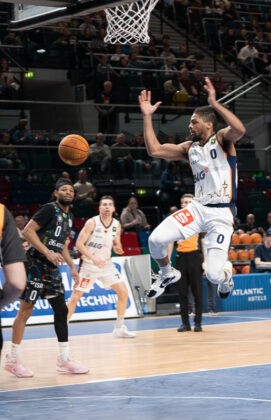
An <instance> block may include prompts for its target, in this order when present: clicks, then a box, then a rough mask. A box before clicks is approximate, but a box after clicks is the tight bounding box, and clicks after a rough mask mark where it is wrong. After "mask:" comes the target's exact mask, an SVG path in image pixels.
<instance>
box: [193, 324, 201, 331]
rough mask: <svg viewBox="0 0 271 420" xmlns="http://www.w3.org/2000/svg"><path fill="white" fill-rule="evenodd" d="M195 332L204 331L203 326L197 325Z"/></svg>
mask: <svg viewBox="0 0 271 420" xmlns="http://www.w3.org/2000/svg"><path fill="white" fill-rule="evenodd" d="M194 331H195V332H201V331H202V328H201V325H200V324H196V325H195V328H194Z"/></svg>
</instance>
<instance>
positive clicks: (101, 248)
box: [68, 195, 135, 338]
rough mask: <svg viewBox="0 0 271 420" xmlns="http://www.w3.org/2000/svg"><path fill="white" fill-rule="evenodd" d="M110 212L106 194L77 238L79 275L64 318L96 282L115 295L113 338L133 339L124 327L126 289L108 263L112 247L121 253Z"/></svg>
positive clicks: (116, 226)
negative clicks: (79, 260) (97, 209)
mask: <svg viewBox="0 0 271 420" xmlns="http://www.w3.org/2000/svg"><path fill="white" fill-rule="evenodd" d="M114 211H115V205H114V199H113V198H112V197H111V196H109V195H108V196H103V197H102V198H101V200H100V203H99V215H98V216H95V217H92V218H91V219H89V220H88V221H87V222H86V224H85V226H84V227H83V229H82V230H81V232H80V234H79V236H78V239H77V241H76V247H77V249H78V250H79V251H80V252H81V254H82V261H83V262H82V265H81V268H80V272H79V284H78V286H77V287H76V288H75V289H74V290H73V292H72V295H71V297H70V299H69V302H68V308H69V313H68V319H70V317H71V316H72V314H73V312H74V310H75V307H76V304H77V302H78V301H79V299H80V298H81V296H82V295H83V293H84V292H87V293H89V291H90V289H92V288H93V285H94V283H95V281H96V280H97V279H99V280H100V281H101V282H102V283H103V286H104V287H105V289H113V290H115V292H116V293H117V295H118V303H117V320H116V325H115V328H114V331H113V335H114V337H117V338H134V337H135V333H133V332H131V331H128V329H127V327H126V325H125V324H124V315H125V311H126V307H127V301H128V290H127V287H126V285H125V282H124V281H123V280H122V279H121V276H120V273H119V271H118V270H117V268H116V266H115V265H114V264H113V262H112V260H111V252H112V248H113V249H114V252H115V253H116V254H119V255H122V254H123V252H124V251H123V249H122V246H121V241H120V233H121V226H120V223H119V221H118V220H116V219H114V218H113V213H114Z"/></svg>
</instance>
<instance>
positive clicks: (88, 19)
mask: <svg viewBox="0 0 271 420" xmlns="http://www.w3.org/2000/svg"><path fill="white" fill-rule="evenodd" d="M83 19H84V22H83V23H82V24H81V25H80V26H79V29H80V31H81V33H82V34H83V33H84V31H85V30H86V29H87V28H89V29H90V31H91V33H92V35H93V37H95V36H96V35H97V28H96V25H95V24H94V21H93V15H86V16H83Z"/></svg>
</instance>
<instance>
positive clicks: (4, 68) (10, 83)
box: [0, 58, 20, 99]
mask: <svg viewBox="0 0 271 420" xmlns="http://www.w3.org/2000/svg"><path fill="white" fill-rule="evenodd" d="M19 89H20V85H19V83H18V82H17V81H16V79H15V77H14V74H13V73H12V71H10V70H9V66H8V61H7V59H6V58H1V61H0V98H2V99H12V98H13V96H14V94H15V93H16V92H17V91H18V90H19Z"/></svg>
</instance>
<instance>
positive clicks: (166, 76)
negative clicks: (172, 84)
mask: <svg viewBox="0 0 271 420" xmlns="http://www.w3.org/2000/svg"><path fill="white" fill-rule="evenodd" d="M173 63H174V59H173V57H171V56H169V57H166V60H165V64H164V65H163V66H162V67H161V69H160V70H162V71H161V72H159V79H160V80H161V83H162V84H164V82H165V81H167V80H170V79H172V78H173V77H174V75H175V74H176V75H177V74H178V70H177V68H176V67H175V66H174V64H173Z"/></svg>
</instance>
